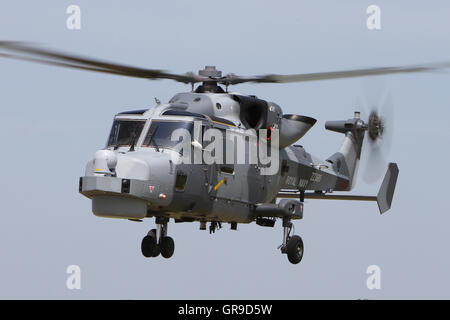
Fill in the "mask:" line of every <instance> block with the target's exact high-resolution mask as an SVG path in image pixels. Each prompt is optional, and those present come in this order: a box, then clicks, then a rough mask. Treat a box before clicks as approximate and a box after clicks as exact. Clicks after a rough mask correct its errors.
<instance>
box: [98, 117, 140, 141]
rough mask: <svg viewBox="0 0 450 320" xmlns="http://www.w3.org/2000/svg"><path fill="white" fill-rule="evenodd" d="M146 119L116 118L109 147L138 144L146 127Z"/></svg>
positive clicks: (110, 135) (109, 139)
mask: <svg viewBox="0 0 450 320" xmlns="http://www.w3.org/2000/svg"><path fill="white" fill-rule="evenodd" d="M144 124H145V120H127V119H115V120H114V122H113V125H112V128H111V133H110V134H109V138H108V144H107V147H116V148H117V147H120V146H131V145H134V144H136V142H137V141H138V139H139V136H140V135H141V133H142V129H143V128H144Z"/></svg>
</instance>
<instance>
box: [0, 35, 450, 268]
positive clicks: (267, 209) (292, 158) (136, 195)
mask: <svg viewBox="0 0 450 320" xmlns="http://www.w3.org/2000/svg"><path fill="white" fill-rule="evenodd" d="M0 56H2V57H5V58H12V59H19V60H25V61H31V62H37V63H43V64H47V65H53V66H59V67H65V68H73V69H81V70H87V71H95V72H101V73H108V74H112V75H120V76H128V77H137V78H143V79H170V80H174V81H178V82H182V83H185V84H190V85H191V89H192V90H191V91H190V92H185V93H178V94H176V95H175V96H174V97H173V98H172V99H171V100H170V101H169V102H168V103H161V102H160V101H158V100H157V101H156V105H155V106H154V107H151V108H149V109H143V110H133V111H125V112H121V113H119V114H117V115H115V117H114V121H113V125H112V129H111V132H110V135H109V138H108V140H107V143H106V146H105V147H104V148H102V149H101V150H99V151H97V152H96V153H95V155H94V157H93V158H92V159H91V160H89V161H88V163H87V165H86V171H85V175H84V176H83V177H81V178H80V179H79V192H80V193H81V194H82V195H84V196H86V197H87V198H89V199H91V200H92V211H93V213H94V214H95V215H96V216H99V217H106V218H122V219H129V220H132V221H142V220H143V219H144V218H155V223H156V225H157V228H155V229H152V230H150V231H149V232H148V234H147V235H145V237H144V238H143V240H142V243H141V250H142V254H143V255H144V256H145V257H157V256H158V255H160V254H161V255H162V256H163V257H164V258H170V257H171V256H172V255H173V253H174V249H175V245H174V241H173V239H172V238H171V237H169V236H168V222H169V220H170V219H173V220H174V222H176V223H178V222H198V223H199V224H200V230H206V228H207V225H208V224H209V231H210V233H214V232H215V231H216V230H217V229H220V228H221V227H222V224H224V223H229V224H230V228H231V229H232V230H236V229H237V225H238V224H239V223H252V222H255V223H256V224H257V225H259V226H263V227H274V225H275V221H276V219H281V221H282V227H283V237H282V243H281V245H280V246H279V249H280V251H281V253H283V254H286V255H287V257H288V260H289V261H290V262H291V263H293V264H297V263H299V262H300V261H301V260H302V257H303V251H304V246H303V240H302V238H301V237H300V236H298V235H293V234H292V228H293V223H292V221H293V220H299V219H302V218H303V211H304V201H305V199H330V200H356V201H374V202H377V204H378V207H379V211H380V213H384V212H386V211H387V210H389V209H390V207H391V204H392V199H393V195H394V190H395V185H396V181H397V177H398V173H399V169H398V166H397V164H395V163H389V165H388V167H387V171H386V174H385V176H384V179H383V180H382V183H381V187H380V189H379V192H378V194H377V195H376V196H362V195H361V196H360V195H349V194H342V193H339V194H333V193H334V192H338V191H351V190H352V188H353V187H354V182H355V178H356V175H357V168H358V164H359V162H360V157H361V150H362V146H363V142H364V141H366V140H368V142H369V144H375V143H379V142H380V141H382V140H383V137H384V135H385V132H386V130H387V129H389V128H387V127H386V119H385V118H383V117H382V116H381V115H380V114H379V112H377V111H372V112H371V113H370V115H369V117H368V118H367V119H362V118H361V116H360V113H359V112H355V113H354V115H353V117H352V118H349V119H347V120H342V121H328V122H326V124H325V127H326V129H328V130H331V131H335V132H337V133H341V134H342V135H343V139H344V141H343V143H342V146H341V147H340V149H338V151H337V152H335V153H333V154H332V155H331V156H330V157H329V158H327V159H325V160H321V159H319V158H317V157H315V156H313V155H312V154H310V153H308V152H307V151H306V150H305V148H304V147H302V146H300V145H298V144H295V143H296V142H297V141H298V140H300V139H301V138H302V137H303V136H304V135H305V134H306V133H307V132H308V130H309V129H310V128H311V127H312V126H313V125H314V124H315V123H316V120H315V119H313V118H311V117H308V116H304V115H296V114H283V111H282V109H281V107H280V106H278V105H277V104H276V103H274V102H269V101H266V100H263V99H259V98H257V97H255V96H252V95H245V94H240V93H237V92H229V91H228V88H229V86H231V85H237V84H240V83H246V82H253V83H288V82H304V81H318V80H325V79H341V78H351V77H363V76H376V75H387V74H398V73H411V72H430V71H435V70H438V69H441V68H448V67H449V66H450V64H448V63H440V64H423V65H415V66H400V67H379V68H367V69H357V70H346V71H337V72H320V73H308V74H292V75H276V74H270V75H261V76H249V77H243V76H238V75H235V74H228V75H225V76H222V73H221V71H219V70H217V69H216V68H215V67H213V66H207V67H205V68H204V69H203V70H200V71H199V72H198V74H194V73H185V74H174V73H169V72H166V71H163V70H156V69H144V68H136V67H131V66H127V65H122V64H116V63H110V62H105V61H101V60H97V59H91V58H86V57H81V56H76V55H72V54H66V53H61V52H57V51H53V50H48V49H44V48H42V47H40V46H37V45H32V44H29V43H20V42H0ZM197 84H199V85H198V86H197V87H196V85H197ZM177 129H183V130H184V131H185V132H188V133H190V134H191V136H190V137H191V138H190V141H189V142H190V144H189V147H190V148H191V149H192V154H190V157H192V155H193V156H194V157H195V154H199V155H200V158H201V161H200V162H198V161H197V162H196V163H185V162H182V161H180V158H181V157H182V156H184V153H183V152H185V151H186V149H183V150H182V151H180V150H179V149H176V148H175V146H176V143H177V142H179V140H177V141H174V140H173V139H171V137H172V134H173V132H174V131H175V130H177ZM210 129H214V130H215V132H216V133H217V132H219V133H220V134H222V135H223V141H225V142H228V141H229V139H228V136H227V133H228V132H232V133H233V134H234V135H236V136H240V137H244V139H247V140H251V139H253V140H252V141H256V138H261V137H262V140H259V142H258V143H257V147H260V144H261V143H260V142H261V141H263V142H264V143H265V144H266V145H270V147H271V148H272V149H271V150H272V151H271V156H276V158H277V159H278V161H277V162H276V168H275V169H276V170H274V171H273V172H271V173H270V174H262V171H263V170H264V169H267V163H266V164H264V163H261V162H260V161H259V160H257V161H256V162H248V163H240V162H239V163H238V162H236V159H235V155H234V154H232V156H231V157H230V158H232V161H231V162H230V161H216V162H214V163H207V162H206V161H205V159H204V158H202V156H203V155H205V154H210V155H211V150H208V146H209V145H208V142H210V143H212V141H213V139H211V140H210V141H206V140H207V139H204V140H202V137H204V135H203V136H202V134H201V132H207V131H208V130H210ZM194 131H197V135H196V133H195V132H194ZM275 132H276V135H277V141H276V143H275V142H272V140H271V138H272V135H273V134H275ZM198 133H200V134H198ZM214 140H216V139H214ZM227 148H228V147H227ZM233 148H234V149H233ZM233 148H232V149H231V151H230V149H226V151H225V152H223V153H222V158H225V154H224V153H227V155H228V154H230V152H231V153H233V151H236V150H237V149H239V148H240V147H239V146H234V147H233ZM244 149H245V152H243V154H244V155H245V156H247V155H249V154H250V151H249V150H250V149H249V148H247V147H245V148H240V150H241V151H242V150H244ZM189 150H190V149H189ZM273 150H275V152H274V151H273ZM214 153H215V155H214V156H217V152H216V151H214ZM277 199H280V200H279V201H277Z"/></svg>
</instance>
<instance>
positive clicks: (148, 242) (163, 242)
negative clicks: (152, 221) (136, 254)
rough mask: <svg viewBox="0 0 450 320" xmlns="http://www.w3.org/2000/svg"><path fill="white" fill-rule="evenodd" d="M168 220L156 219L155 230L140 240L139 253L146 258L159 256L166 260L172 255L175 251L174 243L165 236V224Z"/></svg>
mask: <svg viewBox="0 0 450 320" xmlns="http://www.w3.org/2000/svg"><path fill="white" fill-rule="evenodd" d="M168 222H169V219H168V218H159V217H158V218H156V224H157V225H158V228H157V229H152V230H150V231H149V232H148V234H147V235H146V236H145V237H144V239H142V243H141V251H142V254H143V256H144V257H146V258H150V257H152V258H155V257H157V256H159V254H160V253H161V255H162V256H163V257H164V258H166V259H168V258H170V257H171V256H172V255H173V252H174V251H175V242H174V241H173V239H172V238H171V237H169V236H167V223H168Z"/></svg>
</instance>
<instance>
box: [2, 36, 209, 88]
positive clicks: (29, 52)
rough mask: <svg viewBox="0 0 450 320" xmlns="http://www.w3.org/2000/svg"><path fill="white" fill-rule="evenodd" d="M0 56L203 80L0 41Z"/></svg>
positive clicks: (141, 75)
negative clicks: (9, 52) (10, 52)
mask: <svg viewBox="0 0 450 320" xmlns="http://www.w3.org/2000/svg"><path fill="white" fill-rule="evenodd" d="M5 50H6V51H12V52H13V53H14V54H8V53H4V51H5ZM1 51H3V52H1ZM17 53H20V54H22V55H17ZM0 54H1V56H2V57H7V58H13V59H19V60H26V61H31V62H38V63H44V64H49V65H55V66H60V67H67V68H75V69H81V70H88V71H96V72H103V73H111V74H116V75H122V76H129V77H135V78H144V79H170V80H175V81H178V82H183V83H195V82H200V81H202V80H203V79H202V78H201V77H199V76H197V75H195V74H193V73H186V74H172V73H168V72H166V71H164V70H158V69H145V68H137V67H132V66H127V65H123V64H118V63H112V62H106V61H102V60H98V59H92V58H87V57H82V56H77V55H72V54H67V53H62V52H57V51H54V50H48V49H42V48H39V47H37V46H35V45H32V44H30V43H22V42H12V41H0ZM23 55H25V56H23Z"/></svg>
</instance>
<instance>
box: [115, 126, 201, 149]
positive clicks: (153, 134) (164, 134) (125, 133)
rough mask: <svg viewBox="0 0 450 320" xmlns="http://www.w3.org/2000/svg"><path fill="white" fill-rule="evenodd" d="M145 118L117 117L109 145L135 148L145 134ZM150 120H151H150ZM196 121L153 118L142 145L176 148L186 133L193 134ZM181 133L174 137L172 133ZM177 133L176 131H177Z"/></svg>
mask: <svg viewBox="0 0 450 320" xmlns="http://www.w3.org/2000/svg"><path fill="white" fill-rule="evenodd" d="M146 121H147V120H145V119H142V120H140V119H139V120H136V119H115V120H114V122H113V125H112V128H111V133H110V135H109V138H108V143H107V147H108V148H114V149H118V148H119V147H130V148H132V147H133V148H134V146H135V145H136V144H137V142H138V140H139V138H140V137H141V135H142V134H143V129H144V126H145V124H146ZM149 121H150V120H149ZM193 128H194V123H193V122H192V121H187V120H165V119H164V120H162V119H161V120H159V119H153V120H151V124H150V128H149V129H148V130H146V133H144V134H145V138H144V140H143V143H142V147H152V148H156V149H159V148H165V149H174V148H175V146H176V145H177V144H178V143H179V142H180V141H181V140H182V137H181V136H185V135H186V134H188V135H190V136H189V137H185V138H191V137H192V136H193ZM177 129H182V130H180V131H178V133H179V134H177V137H175V138H174V139H172V134H173V133H174V132H175V131H176V130H177ZM175 133H176V132H175Z"/></svg>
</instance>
